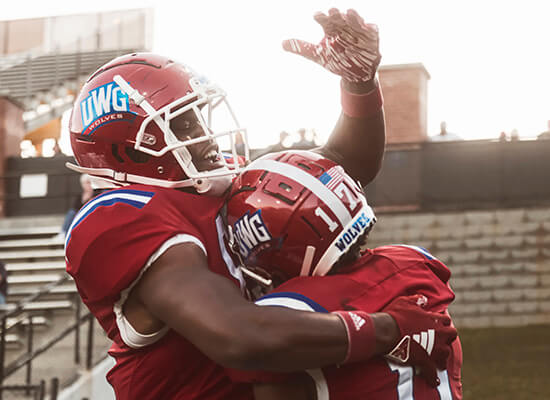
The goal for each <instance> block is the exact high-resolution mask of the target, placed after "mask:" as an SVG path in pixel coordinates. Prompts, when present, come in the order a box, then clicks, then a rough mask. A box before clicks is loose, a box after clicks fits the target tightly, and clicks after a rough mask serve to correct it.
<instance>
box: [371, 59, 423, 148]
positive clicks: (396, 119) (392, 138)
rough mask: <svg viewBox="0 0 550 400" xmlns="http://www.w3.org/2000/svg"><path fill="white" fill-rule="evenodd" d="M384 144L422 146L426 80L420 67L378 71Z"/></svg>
mask: <svg viewBox="0 0 550 400" xmlns="http://www.w3.org/2000/svg"><path fill="white" fill-rule="evenodd" d="M378 75H379V79H380V84H381V87H382V91H383V94H384V111H385V113H386V133H387V142H388V144H390V145H391V144H398V143H416V142H423V141H425V140H426V139H427V137H428V127H427V115H428V108H427V107H428V103H427V101H428V80H429V79H430V75H429V74H428V71H426V69H425V68H424V66H423V65H422V64H403V65H386V66H382V67H381V68H380V70H379V73H378Z"/></svg>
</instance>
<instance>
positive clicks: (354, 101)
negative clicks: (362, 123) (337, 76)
mask: <svg viewBox="0 0 550 400" xmlns="http://www.w3.org/2000/svg"><path fill="white" fill-rule="evenodd" d="M340 91H341V103H342V111H344V114H346V115H348V116H350V117H353V118H366V117H371V116H373V115H374V114H376V113H378V112H379V111H380V109H381V108H382V104H384V100H383V98H382V91H381V90H380V86H379V84H377V85H376V87H375V88H374V89H372V90H371V91H370V92H368V93H364V94H356V93H350V92H348V91H347V90H346V89H344V87H343V86H340Z"/></svg>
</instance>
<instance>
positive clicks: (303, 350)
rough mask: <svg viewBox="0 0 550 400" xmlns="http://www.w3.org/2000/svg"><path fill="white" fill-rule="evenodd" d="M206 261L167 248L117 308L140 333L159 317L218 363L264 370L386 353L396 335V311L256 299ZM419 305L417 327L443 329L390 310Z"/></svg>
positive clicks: (185, 247) (194, 252)
mask: <svg viewBox="0 0 550 400" xmlns="http://www.w3.org/2000/svg"><path fill="white" fill-rule="evenodd" d="M206 263H207V261H206V256H205V254H204V252H203V251H202V249H201V248H200V247H198V246H196V245H194V244H189V243H187V244H180V245H176V246H173V247H171V248H170V249H168V250H167V251H166V252H165V253H164V254H163V255H162V256H161V257H160V258H159V259H158V260H157V261H155V263H154V264H153V265H152V266H151V267H150V268H149V269H148V270H147V272H146V273H145V274H144V275H143V277H142V278H141V279H140V281H139V283H138V284H137V286H136V287H135V288H134V289H133V290H132V293H131V294H130V298H129V299H128V302H127V304H129V306H128V307H127V308H126V309H125V314H126V317H127V318H128V319H129V321H130V323H131V324H132V325H133V326H134V325H135V326H134V327H135V328H136V329H137V330H138V331H141V332H142V333H148V331H149V332H153V331H157V330H158V329H159V328H161V326H162V325H164V324H166V325H168V326H169V327H171V328H172V329H174V330H175V331H177V332H178V333H179V334H181V335H182V336H184V337H185V338H186V339H188V340H189V341H190V342H191V343H193V344H194V345H195V346H196V347H198V348H199V349H200V350H201V351H202V352H203V353H204V354H206V355H207V356H208V357H210V358H211V359H212V360H214V361H216V362H217V363H219V364H222V365H223V366H226V367H232V368H240V369H261V370H272V371H297V370H303V369H308V368H312V367H320V366H324V365H331V364H341V363H343V362H353V361H357V360H362V359H368V358H370V357H371V356H374V355H377V354H386V353H387V352H389V351H390V350H391V348H392V347H393V346H395V344H396V343H397V342H398V341H399V339H400V338H401V337H402V335H403V332H402V331H403V327H402V326H399V325H398V323H396V322H395V321H396V320H398V319H399V318H397V319H396V318H395V316H393V318H392V317H391V316H390V315H389V314H386V313H377V314H370V315H367V314H366V313H361V312H359V315H360V316H361V318H364V319H365V323H364V324H362V325H361V326H360V327H359V328H356V327H357V325H355V324H354V323H353V318H352V316H351V315H347V314H349V312H345V311H343V312H339V313H338V314H335V313H330V314H321V313H311V312H305V311H295V310H290V309H284V308H281V307H259V306H256V305H254V304H253V303H251V302H248V301H246V300H245V299H244V298H243V297H242V295H241V293H240V291H239V290H238V289H237V288H236V287H235V285H234V284H232V283H231V282H230V281H229V280H228V279H226V278H224V277H222V276H220V275H218V274H215V273H213V272H211V271H210V270H209V269H208V267H207V264H206ZM419 312H420V313H422V314H423V315H424V314H425V316H426V318H424V319H422V320H421V322H420V325H422V329H428V328H429V329H436V330H441V328H443V326H441V323H440V322H437V321H436V320H435V318H434V317H432V315H431V314H430V313H425V312H424V311H423V310H421V309H420V308H419V307H417V306H414V307H411V308H410V310H404V309H400V310H398V311H397V314H399V315H400V316H402V318H404V319H405V320H411V319H412V320H418V313H419ZM355 313H356V314H357V313H358V312H355ZM409 314H410V315H409ZM133 315H139V318H133V317H132V316H133ZM140 321H141V322H140ZM144 321H146V322H145V323H144ZM413 323H414V322H413Z"/></svg>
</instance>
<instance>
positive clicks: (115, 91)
mask: <svg viewBox="0 0 550 400" xmlns="http://www.w3.org/2000/svg"><path fill="white" fill-rule="evenodd" d="M80 114H81V116H82V126H83V127H84V129H83V130H82V133H83V134H87V135H89V134H91V133H92V132H93V131H94V130H95V129H96V128H97V127H99V126H101V125H103V124H106V123H108V122H113V121H118V120H122V119H131V118H133V116H134V115H135V114H134V113H132V112H131V111H130V103H129V100H128V95H127V94H126V93H124V92H123V91H122V90H121V89H120V87H119V86H118V85H117V84H116V83H115V82H109V83H106V84H105V85H102V86H99V87H97V88H95V89H92V90H90V92H89V95H88V97H86V98H85V99H84V100H82V101H81V102H80Z"/></svg>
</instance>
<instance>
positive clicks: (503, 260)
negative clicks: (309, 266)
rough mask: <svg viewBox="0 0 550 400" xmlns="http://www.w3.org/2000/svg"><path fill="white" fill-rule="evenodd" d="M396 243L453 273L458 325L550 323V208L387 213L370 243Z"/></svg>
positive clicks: (454, 309) (372, 245) (455, 319)
mask: <svg viewBox="0 0 550 400" xmlns="http://www.w3.org/2000/svg"><path fill="white" fill-rule="evenodd" d="M392 243H404V244H411V245H418V246H421V247H424V248H426V249H427V250H428V251H430V252H431V253H432V254H433V255H434V256H436V257H437V258H439V259H440V260H441V261H443V262H444V263H445V264H446V265H447V266H448V267H449V268H450V270H451V273H452V277H451V287H452V288H453V290H454V291H455V293H456V299H455V301H454V303H453V304H452V305H451V307H450V312H451V314H452V317H453V320H454V321H455V324H456V325H457V326H458V327H488V326H521V325H529V324H547V323H550V208H516V209H507V210H504V209H503V210H496V211H471V212H463V213H437V214H436V213H433V214H401V215H390V214H382V215H379V216H378V223H377V224H376V226H375V227H374V229H373V232H372V234H371V236H370V238H369V243H368V246H369V247H376V246H380V245H384V244H392Z"/></svg>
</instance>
